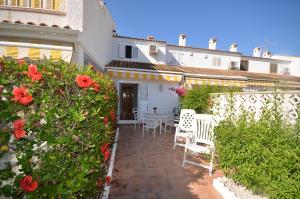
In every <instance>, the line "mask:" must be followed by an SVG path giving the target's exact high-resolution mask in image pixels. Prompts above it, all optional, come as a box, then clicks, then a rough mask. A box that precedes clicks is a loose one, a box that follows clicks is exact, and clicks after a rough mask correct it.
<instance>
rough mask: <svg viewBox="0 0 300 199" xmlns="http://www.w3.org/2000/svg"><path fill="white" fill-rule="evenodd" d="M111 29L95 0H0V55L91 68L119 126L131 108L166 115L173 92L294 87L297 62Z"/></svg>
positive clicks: (298, 80) (299, 78) (213, 42)
mask: <svg viewBox="0 0 300 199" xmlns="http://www.w3.org/2000/svg"><path fill="white" fill-rule="evenodd" d="M115 30H116V27H115V23H114V21H113V19H112V17H111V15H110V13H109V10H108V9H107V7H106V5H105V3H104V1H103V0H0V56H6V57H12V58H15V59H19V58H23V57H29V58H30V59H43V58H44V57H46V58H52V59H63V60H65V61H68V62H72V63H74V64H78V65H87V64H92V65H94V66H95V67H96V68H97V69H98V70H100V71H103V72H105V73H107V74H108V75H109V76H110V77H111V78H112V79H113V80H114V82H115V85H116V88H117V90H118V92H119V97H120V100H119V110H118V119H119V120H121V121H130V120H132V119H133V113H132V109H133V108H137V109H138V110H139V111H140V112H149V111H152V110H153V107H156V108H158V109H163V110H165V111H169V112H172V111H173V110H174V108H177V107H178V104H179V99H178V96H177V94H176V93H175V92H174V88H178V87H180V86H184V87H186V88H192V87H194V86H197V85H219V86H227V87H240V88H242V89H243V90H245V91H249V90H271V89H274V86H275V85H279V86H280V87H281V88H283V89H289V90H294V89H299V88H300V58H299V57H291V56H281V55H274V56H273V55H272V54H271V53H270V52H268V51H262V49H260V48H259V47H257V48H254V49H253V54H252V55H251V56H246V55H243V54H242V53H240V52H239V51H238V44H236V43H232V44H230V45H229V46H228V49H226V50H220V49H218V48H217V42H218V41H217V39H214V38H211V39H210V40H208V45H207V47H206V48H199V47H193V46H188V45H187V43H188V42H187V41H188V37H187V36H186V35H185V34H180V35H179V38H178V43H177V44H169V43H167V42H166V41H161V40H157V39H155V38H154V37H153V36H148V37H147V38H135V37H128V36H121V35H118V34H117V33H116V31H115Z"/></svg>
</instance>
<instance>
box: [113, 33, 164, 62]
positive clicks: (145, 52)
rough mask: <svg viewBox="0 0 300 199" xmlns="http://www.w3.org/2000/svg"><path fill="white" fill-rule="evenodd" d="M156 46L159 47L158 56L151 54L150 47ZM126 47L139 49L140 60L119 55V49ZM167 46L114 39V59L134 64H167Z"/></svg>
mask: <svg viewBox="0 0 300 199" xmlns="http://www.w3.org/2000/svg"><path fill="white" fill-rule="evenodd" d="M150 44H155V45H157V46H158V52H157V54H154V55H153V54H150V53H149V45H150ZM126 45H132V46H134V47H137V48H138V58H131V59H128V58H125V55H123V56H120V55H119V48H124V47H125V46H126ZM165 57H166V45H165V44H164V43H160V42H152V41H139V40H132V39H127V38H120V37H114V38H113V58H114V59H115V60H124V61H133V62H147V63H148V62H149V63H155V64H165Z"/></svg>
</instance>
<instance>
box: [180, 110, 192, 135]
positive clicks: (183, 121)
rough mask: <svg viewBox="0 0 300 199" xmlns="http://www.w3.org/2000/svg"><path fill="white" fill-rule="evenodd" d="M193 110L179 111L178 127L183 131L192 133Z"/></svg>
mask: <svg viewBox="0 0 300 199" xmlns="http://www.w3.org/2000/svg"><path fill="white" fill-rule="evenodd" d="M195 114H196V113H195V110H192V109H182V110H181V111H180V119H179V124H178V127H179V128H180V130H183V131H194V126H195V125H194V123H195V122H194V119H195Z"/></svg>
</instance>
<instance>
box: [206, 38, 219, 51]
mask: <svg viewBox="0 0 300 199" xmlns="http://www.w3.org/2000/svg"><path fill="white" fill-rule="evenodd" d="M208 49H210V50H216V49H217V39H215V38H211V39H210V40H209V42H208Z"/></svg>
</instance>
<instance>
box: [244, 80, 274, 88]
mask: <svg viewBox="0 0 300 199" xmlns="http://www.w3.org/2000/svg"><path fill="white" fill-rule="evenodd" d="M247 86H256V87H274V86H275V84H274V83H273V82H259V81H248V82H247Z"/></svg>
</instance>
